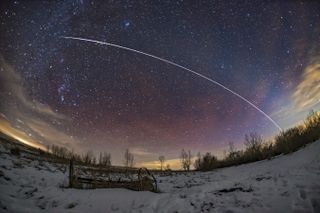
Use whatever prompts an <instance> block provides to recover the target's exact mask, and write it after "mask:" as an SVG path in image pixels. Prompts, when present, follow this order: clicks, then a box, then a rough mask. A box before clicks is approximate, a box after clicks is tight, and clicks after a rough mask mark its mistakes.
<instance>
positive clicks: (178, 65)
mask: <svg viewBox="0 0 320 213" xmlns="http://www.w3.org/2000/svg"><path fill="white" fill-rule="evenodd" d="M62 38H64V39H72V40H79V41H86V42H91V43H96V44H101V45H106V46H110V47H116V48H119V49H123V50H127V51H130V52H134V53H138V54H142V55H145V56H149V57H151V58H154V59H157V60H159V61H162V62H165V63H167V64H171V65H173V66H176V67H179V68H181V69H183V70H186V71H188V72H191V73H192V74H194V75H197V76H199V77H201V78H204V79H206V80H208V81H210V82H212V83H214V84H215V85H217V86H219V87H221V88H223V89H224V90H226V91H228V92H230V93H231V94H233V95H235V96H237V97H238V98H240V99H241V100H243V101H245V102H246V103H247V104H249V105H250V106H251V107H253V108H254V109H256V110H257V111H258V112H260V113H261V114H262V115H264V116H265V117H266V118H267V119H268V120H269V121H271V122H272V124H274V125H275V126H276V127H277V128H278V129H279V130H280V131H282V128H281V127H280V126H279V124H278V123H277V122H275V121H274V120H273V119H272V118H271V117H270V116H269V115H268V114H266V113H265V112H264V111H262V110H261V109H260V108H259V107H257V106H256V105H255V104H253V103H252V102H251V101H249V100H248V99H246V98H245V97H243V96H241V95H240V94H238V93H236V92H235V91H233V90H231V89H229V88H228V87H226V86H224V85H223V84H221V83H219V82H217V81H215V80H213V79H211V78H209V77H207V76H205V75H202V74H200V73H198V72H196V71H194V70H191V69H189V68H187V67H184V66H182V65H180V64H177V63H175V62H173V61H169V60H167V59H164V58H160V57H158V56H155V55H152V54H149V53H145V52H142V51H139V50H136V49H132V48H129V47H125V46H121V45H118V44H114V43H109V42H104V41H98V40H93V39H87V38H80V37H72V36H62Z"/></svg>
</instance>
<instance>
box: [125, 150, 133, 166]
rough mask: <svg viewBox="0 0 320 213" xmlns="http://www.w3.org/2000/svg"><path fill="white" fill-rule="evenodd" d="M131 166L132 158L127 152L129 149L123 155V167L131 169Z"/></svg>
mask: <svg viewBox="0 0 320 213" xmlns="http://www.w3.org/2000/svg"><path fill="white" fill-rule="evenodd" d="M133 165H134V156H133V154H132V153H131V152H130V151H129V149H126V151H125V153H124V166H125V167H133Z"/></svg>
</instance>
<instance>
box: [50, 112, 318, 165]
mask: <svg viewBox="0 0 320 213" xmlns="http://www.w3.org/2000/svg"><path fill="white" fill-rule="evenodd" d="M318 139H320V112H314V111H312V112H310V113H309V115H308V116H307V118H306V119H305V120H304V122H303V124H301V125H298V126H296V127H293V128H290V129H288V130H285V131H282V132H280V133H279V134H278V135H276V136H275V137H274V139H273V140H272V141H265V140H264V139H263V138H262V137H261V136H260V135H258V134H257V133H249V134H246V135H245V137H244V145H245V148H244V149H243V150H237V149H236V148H235V146H234V144H233V143H232V142H229V147H228V150H227V151H226V153H225V156H224V158H223V159H220V160H219V159H218V158H217V157H216V156H215V155H214V154H212V153H210V152H207V153H205V154H204V155H202V154H201V153H198V154H197V155H196V156H195V160H194V161H193V160H192V159H193V156H192V154H191V151H190V150H188V151H186V150H184V149H182V150H181V153H180V156H179V158H180V163H181V168H182V169H183V170H185V171H190V169H191V166H192V165H193V166H194V169H195V170H199V171H208V170H213V169H215V168H221V167H227V166H233V165H239V164H243V163H249V162H254V161H258V160H264V159H270V158H271V157H274V156H276V155H279V154H288V153H291V152H294V151H296V150H298V149H299V148H301V147H303V146H305V145H306V144H308V143H311V142H314V141H316V140H318ZM48 152H50V153H51V154H52V155H54V156H56V157H59V158H63V159H71V158H73V159H74V160H75V161H77V162H79V163H83V164H87V165H98V166H103V167H108V166H112V161H111V154H110V153H107V152H100V153H99V155H98V158H96V156H95V155H94V154H93V152H92V151H87V152H86V153H84V154H82V155H80V154H77V153H75V152H73V151H69V150H68V149H67V148H65V147H60V146H57V145H51V146H48ZM123 158H124V160H123V164H124V166H125V167H134V165H135V158H134V154H133V153H132V152H130V150H129V149H126V150H125V153H124V156H123ZM158 160H159V163H160V169H161V170H170V165H169V164H167V165H166V166H165V161H166V160H165V156H164V155H160V156H159V158H158Z"/></svg>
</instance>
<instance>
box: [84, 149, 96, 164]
mask: <svg viewBox="0 0 320 213" xmlns="http://www.w3.org/2000/svg"><path fill="white" fill-rule="evenodd" d="M93 159H94V156H93V152H92V151H91V150H89V151H88V152H86V153H85V154H84V155H83V157H82V162H83V163H85V164H92V163H93V161H95V160H93Z"/></svg>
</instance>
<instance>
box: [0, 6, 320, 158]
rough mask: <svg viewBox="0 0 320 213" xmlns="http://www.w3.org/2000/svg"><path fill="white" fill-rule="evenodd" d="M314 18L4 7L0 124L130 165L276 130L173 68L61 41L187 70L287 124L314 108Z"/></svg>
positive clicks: (290, 9) (306, 9)
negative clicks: (128, 156)
mask: <svg viewBox="0 0 320 213" xmlns="http://www.w3.org/2000/svg"><path fill="white" fill-rule="evenodd" d="M249 2H250V3H249ZM319 11H320V3H319V2H317V1H284V2H280V1H279V2H277V1H264V2H259V3H254V2H252V1H228V2H225V1H208V2H205V1H201V2H200V1H196V2H194V3H190V2H185V1H156V2H148V1H123V2H122V1H115V2H114V1H101V2H100V1H85V0H83V1H56V2H53V1H30V2H25V1H2V2H1V9H0V18H1V23H0V24H1V28H0V36H1V39H0V48H1V73H0V74H1V75H0V80H1V85H0V92H1V94H0V98H1V105H0V113H1V114H0V115H1V120H0V121H1V122H2V123H6V126H9V124H10V128H11V127H12V128H14V129H15V132H17V131H18V132H19V136H21V134H25V136H26V137H29V138H30V141H37V143H39V144H43V145H47V144H57V145H61V146H66V147H68V148H69V149H74V150H75V151H77V152H83V151H86V150H90V149H91V150H93V151H94V152H96V153H98V152H99V151H101V150H103V151H107V152H112V153H113V161H114V163H116V164H121V163H122V156H123V152H124V150H125V149H126V148H130V149H131V150H132V151H133V153H134V154H135V156H136V159H137V163H142V162H148V161H153V160H156V159H157V158H158V156H159V155H165V156H166V158H167V159H175V158H177V157H178V156H179V150H181V149H182V148H184V149H190V150H192V152H193V153H194V154H195V153H196V152H198V151H200V152H206V151H211V152H213V153H215V154H217V155H221V153H222V152H223V150H224V149H226V147H227V144H228V143H229V141H233V142H234V143H235V144H236V147H237V148H241V146H242V144H243V136H244V134H246V133H249V132H257V133H259V134H262V135H263V137H265V138H269V137H271V136H272V135H274V134H276V133H277V132H278V131H279V130H278V128H277V127H276V126H275V125H274V124H273V123H272V122H270V120H268V118H266V117H265V116H264V115H262V114H261V113H260V112H258V111H257V110H255V109H254V108H252V107H251V106H250V105H248V103H246V102H244V101H243V100H241V99H239V98H238V97H236V96H234V95H232V94H230V93H229V92H228V91H226V90H224V89H223V88H221V87H215V86H213V85H212V83H210V82H208V81H206V80H205V79H201V78H198V79H196V78H195V77H194V76H193V74H192V73H188V72H181V70H179V68H178V67H174V66H170V64H165V63H162V62H161V61H157V60H153V59H152V58H148V57H142V56H141V55H139V54H132V53H130V52H127V51H122V50H120V49H115V48H111V47H107V46H101V45H93V44H92V43H91V44H90V43H85V42H70V41H69V40H65V39H61V37H62V36H74V37H82V38H89V39H96V40H99V41H107V42H111V43H115V44H120V45H122V46H125V47H130V48H133V49H136V50H140V51H142V52H146V53H150V54H152V55H156V56H159V57H161V58H165V59H168V60H170V61H173V62H175V63H177V64H179V65H181V66H184V67H188V68H190V69H191V70H196V71H197V72H199V73H200V74H201V75H204V76H207V77H208V78H211V79H215V80H216V81H217V82H219V83H221V84H222V85H225V86H227V87H228V88H230V89H231V90H232V91H236V92H237V93H239V94H241V95H242V96H243V97H244V98H246V99H247V100H250V102H252V103H253V104H254V105H256V106H257V107H258V108H259V109H261V110H262V111H263V112H265V113H266V114H267V115H270V117H271V119H273V120H274V121H275V122H276V123H278V124H279V125H280V126H281V127H282V128H284V129H286V128H288V127H290V126H292V125H295V124H296V123H297V122H299V121H301V120H302V119H303V118H304V116H305V115H306V114H308V112H309V111H310V110H311V109H315V110H317V109H320V104H319V100H320V99H319V98H320V92H319V88H318V85H319V80H318V79H320V74H319V72H320V71H319V64H320V58H319V56H320V53H319V52H320V47H319V44H320V39H319V37H320V13H319ZM6 129H8V128H6Z"/></svg>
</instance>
